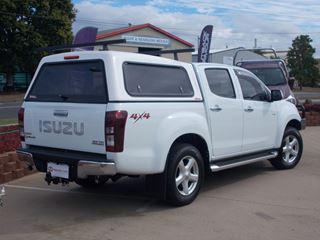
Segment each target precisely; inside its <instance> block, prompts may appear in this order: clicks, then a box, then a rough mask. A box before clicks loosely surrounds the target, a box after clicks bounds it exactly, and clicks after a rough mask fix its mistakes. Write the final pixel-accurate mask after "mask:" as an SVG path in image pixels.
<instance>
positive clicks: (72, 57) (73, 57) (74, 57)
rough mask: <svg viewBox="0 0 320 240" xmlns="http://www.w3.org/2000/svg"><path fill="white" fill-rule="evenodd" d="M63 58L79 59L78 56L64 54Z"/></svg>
mask: <svg viewBox="0 0 320 240" xmlns="http://www.w3.org/2000/svg"><path fill="white" fill-rule="evenodd" d="M64 59H65V60H70V59H79V56H64Z"/></svg>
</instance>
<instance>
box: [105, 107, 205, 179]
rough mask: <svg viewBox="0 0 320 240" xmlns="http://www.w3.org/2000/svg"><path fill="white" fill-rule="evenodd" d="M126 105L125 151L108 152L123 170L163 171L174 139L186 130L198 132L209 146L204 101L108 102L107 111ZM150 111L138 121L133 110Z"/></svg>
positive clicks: (136, 111) (139, 111)
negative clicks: (133, 116)
mask: <svg viewBox="0 0 320 240" xmlns="http://www.w3.org/2000/svg"><path fill="white" fill-rule="evenodd" d="M117 109H126V111H128V119H127V123H126V128H125V142H124V151H123V152H122V153H108V159H110V160H113V161H115V163H116V166H117V171H118V172H119V173H123V174H147V173H160V172H162V171H163V170H164V168H165V163H166V159H167V155H168V152H169V149H170V147H171V145H172V143H173V142H174V141H175V140H176V139H177V138H178V137H179V136H182V135H184V134H189V133H193V134H197V135H199V136H201V137H202V138H203V139H204V140H205V141H206V142H207V143H208V148H209V146H210V134H209V129H208V127H207V121H206V119H205V117H204V116H205V111H204V107H203V103H202V102H194V103H192V102H185V103H174V104H173V103H171V102H170V103H160V102H158V103H109V104H108V111H113V110H117ZM135 113H137V114H142V113H148V114H150V118H149V119H140V120H138V121H137V122H135V120H134V119H132V118H130V116H131V115H132V114H135Z"/></svg>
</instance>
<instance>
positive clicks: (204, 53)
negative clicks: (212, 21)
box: [198, 25, 213, 62]
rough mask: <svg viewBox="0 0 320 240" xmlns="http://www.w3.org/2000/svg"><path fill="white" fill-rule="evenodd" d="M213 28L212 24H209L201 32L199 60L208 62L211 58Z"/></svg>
mask: <svg viewBox="0 0 320 240" xmlns="http://www.w3.org/2000/svg"><path fill="white" fill-rule="evenodd" d="M212 29H213V26H212V25H207V26H205V27H204V29H203V30H202V32H201V36H200V44H199V49H198V62H208V60H209V50H210V44H211V37H212Z"/></svg>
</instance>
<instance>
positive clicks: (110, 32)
mask: <svg viewBox="0 0 320 240" xmlns="http://www.w3.org/2000/svg"><path fill="white" fill-rule="evenodd" d="M142 28H151V29H153V30H155V31H157V32H160V33H162V34H163V35H166V36H168V37H170V38H172V39H174V40H176V41H178V42H180V43H183V44H185V45H187V46H189V47H193V44H192V43H189V42H187V41H185V40H183V39H181V38H179V37H177V36H175V35H173V34H171V33H169V32H167V31H165V30H163V29H161V28H158V27H156V26H154V25H152V24H150V23H145V24H140V25H134V26H128V27H122V28H116V29H110V30H106V31H101V32H98V35H97V37H96V39H97V40H99V39H103V38H107V37H112V36H115V35H119V34H122V33H127V32H131V31H134V30H139V29H142Z"/></svg>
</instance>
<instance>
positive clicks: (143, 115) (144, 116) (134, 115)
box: [130, 112, 151, 123]
mask: <svg viewBox="0 0 320 240" xmlns="http://www.w3.org/2000/svg"><path fill="white" fill-rule="evenodd" d="M150 117H151V116H150V113H146V112H143V113H141V114H139V113H132V114H131V116H130V119H131V118H132V119H133V120H135V121H134V123H136V122H138V121H139V120H143V119H147V120H148V119H149V118H150Z"/></svg>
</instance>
